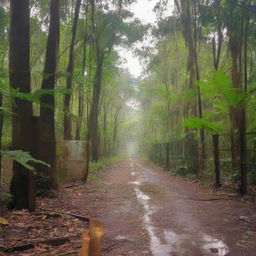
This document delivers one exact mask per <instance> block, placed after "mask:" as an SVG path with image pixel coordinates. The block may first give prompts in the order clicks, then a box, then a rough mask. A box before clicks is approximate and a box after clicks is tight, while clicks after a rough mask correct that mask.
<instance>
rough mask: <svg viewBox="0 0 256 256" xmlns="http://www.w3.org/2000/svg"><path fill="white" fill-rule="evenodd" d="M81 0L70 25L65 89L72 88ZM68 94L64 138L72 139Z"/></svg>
mask: <svg viewBox="0 0 256 256" xmlns="http://www.w3.org/2000/svg"><path fill="white" fill-rule="evenodd" d="M81 1H82V0H77V1H76V7H75V14H74V22H73V26H72V38H71V43H70V49H69V62H68V67H67V89H71V88H72V79H73V72H74V48H75V39H76V31H77V23H78V18H79V12H80V6H81ZM70 99H71V96H70V94H66V95H65V102H64V107H65V109H64V140H71V139H72V131H71V115H70Z"/></svg>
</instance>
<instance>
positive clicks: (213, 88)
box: [198, 70, 248, 107]
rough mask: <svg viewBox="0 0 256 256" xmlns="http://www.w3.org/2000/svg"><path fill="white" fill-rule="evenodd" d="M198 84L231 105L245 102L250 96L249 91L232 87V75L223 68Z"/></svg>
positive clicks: (235, 105)
mask: <svg viewBox="0 0 256 256" xmlns="http://www.w3.org/2000/svg"><path fill="white" fill-rule="evenodd" d="M198 85H199V86H200V87H201V88H202V89H203V91H204V92H206V93H208V94H209V95H211V96H213V97H220V98H221V99H223V100H224V102H225V103H226V104H227V105H228V106H230V107H237V106H239V105H241V104H244V103H245V100H246V99H247V98H248V93H246V92H242V91H241V89H239V88H233V87H232V81H231V79H230V77H229V76H228V75H227V74H225V73H224V72H223V71H222V70H218V71H217V72H216V73H215V74H214V76H213V77H208V78H207V79H206V80H204V81H198Z"/></svg>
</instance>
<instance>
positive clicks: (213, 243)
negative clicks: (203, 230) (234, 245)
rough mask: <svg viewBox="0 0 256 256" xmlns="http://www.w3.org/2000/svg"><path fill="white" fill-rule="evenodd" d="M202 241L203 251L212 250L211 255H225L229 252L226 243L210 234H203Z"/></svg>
mask: <svg viewBox="0 0 256 256" xmlns="http://www.w3.org/2000/svg"><path fill="white" fill-rule="evenodd" d="M203 241H204V242H205V244H204V245H203V247H202V248H203V249H204V250H205V251H208V252H209V251H210V252H212V254H213V255H218V256H225V255H227V254H228V252H229V250H228V247H227V245H225V244H224V243H223V242H222V241H220V240H218V239H216V238H214V237H212V236H209V235H207V234H203Z"/></svg>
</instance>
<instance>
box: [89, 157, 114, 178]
mask: <svg viewBox="0 0 256 256" xmlns="http://www.w3.org/2000/svg"><path fill="white" fill-rule="evenodd" d="M115 160H116V157H112V158H103V159H101V160H99V161H98V162H89V176H88V180H96V179H97V178H98V177H99V174H100V172H101V171H102V170H103V169H105V168H106V167H107V166H108V165H110V164H112V163H113V162H114V161H115Z"/></svg>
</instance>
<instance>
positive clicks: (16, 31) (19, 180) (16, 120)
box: [9, 0, 35, 210]
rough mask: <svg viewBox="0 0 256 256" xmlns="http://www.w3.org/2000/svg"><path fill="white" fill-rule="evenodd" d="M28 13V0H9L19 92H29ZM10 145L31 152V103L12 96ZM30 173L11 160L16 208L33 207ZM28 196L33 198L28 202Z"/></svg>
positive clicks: (14, 83)
mask: <svg viewBox="0 0 256 256" xmlns="http://www.w3.org/2000/svg"><path fill="white" fill-rule="evenodd" d="M29 22H30V16H29V0H19V1H17V0H11V1H10V45H9V47H10V48H9V78H10V86H11V88H13V89H19V90H20V92H22V93H30V63H29V62H30V42H29V39H30V26H29ZM12 109H13V112H14V113H15V115H13V116H12V118H13V119H12V147H13V149H15V150H23V151H27V152H30V153H31V151H32V139H31V134H32V127H31V123H32V103H31V102H29V101H26V100H23V99H18V98H15V99H14V101H13V106H12ZM33 182H34V179H33V175H32V173H30V171H28V170H27V169H26V168H25V167H23V166H21V165H20V164H19V163H17V162H14V165H13V177H12V181H11V193H12V195H13V198H14V207H15V208H16V209H22V208H28V209H29V210H34V208H35V201H34V200H35V197H34V196H32V195H31V194H32V193H33V194H34V193H35V191H33V190H31V189H30V188H31V187H33V184H32V183H33ZM30 195H31V197H30ZM30 199H33V201H31V200H30Z"/></svg>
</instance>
